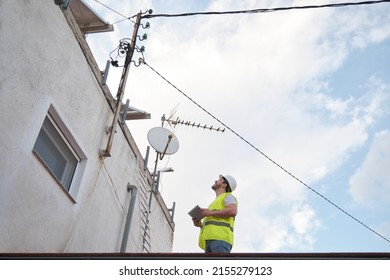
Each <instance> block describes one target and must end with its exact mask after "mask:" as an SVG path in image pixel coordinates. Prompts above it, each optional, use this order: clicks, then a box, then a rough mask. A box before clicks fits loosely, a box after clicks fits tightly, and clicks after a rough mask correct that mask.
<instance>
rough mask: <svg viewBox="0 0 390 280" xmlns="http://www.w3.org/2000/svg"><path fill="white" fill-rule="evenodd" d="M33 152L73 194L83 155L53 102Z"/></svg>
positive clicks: (78, 177) (82, 164)
mask: <svg viewBox="0 0 390 280" xmlns="http://www.w3.org/2000/svg"><path fill="white" fill-rule="evenodd" d="M33 152H34V154H35V155H36V156H37V157H38V158H39V159H40V161H41V162H42V163H43V165H44V166H45V167H46V169H47V170H48V171H49V172H50V173H51V175H52V176H53V177H54V178H55V179H56V181H57V182H58V183H60V185H61V186H62V187H63V188H64V189H65V190H66V191H67V192H68V193H69V194H71V196H75V195H76V193H77V190H78V185H79V183H80V182H81V176H82V173H83V171H84V168H85V160H86V157H85V155H84V153H83V152H82V151H81V149H80V147H79V146H78V145H77V143H76V141H75V139H74V138H73V136H72V135H71V134H70V132H69V130H68V129H67V128H66V126H65V124H64V123H63V122H62V120H61V119H60V117H59V115H58V114H57V112H56V111H55V110H54V107H53V106H50V108H49V111H48V114H47V116H46V117H45V120H44V121H43V125H42V127H41V130H40V131H39V134H38V137H37V140H36V142H35V144H34V148H33Z"/></svg>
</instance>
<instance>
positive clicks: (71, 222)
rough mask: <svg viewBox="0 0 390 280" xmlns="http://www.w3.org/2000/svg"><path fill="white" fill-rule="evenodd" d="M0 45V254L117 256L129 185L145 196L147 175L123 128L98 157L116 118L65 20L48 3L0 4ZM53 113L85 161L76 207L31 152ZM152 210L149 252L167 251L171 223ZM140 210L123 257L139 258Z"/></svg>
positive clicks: (163, 214) (158, 210) (162, 208)
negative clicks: (108, 151)
mask: <svg viewBox="0 0 390 280" xmlns="http://www.w3.org/2000/svg"><path fill="white" fill-rule="evenodd" d="M68 13H69V11H68ZM0 38H1V39H0V65H1V68H0V98H1V102H0V129H1V132H2V134H1V136H0V155H1V156H0V252H119V249H120V245H121V241H122V236H123V229H124V224H125V220H126V213H127V210H128V205H129V202H130V193H129V192H128V191H127V184H128V182H130V183H131V184H133V185H135V186H137V188H139V189H140V190H141V189H142V190H143V191H144V192H148V190H149V189H150V186H149V185H150V181H151V180H150V174H147V172H145V171H144V170H143V159H142V156H141V154H140V152H139V151H138V149H137V148H134V147H135V143H133V142H132V141H133V140H132V138H131V135H130V133H129V131H128V129H127V128H124V130H122V129H120V128H119V127H118V128H117V133H116V134H115V138H114V143H113V148H112V153H111V157H109V158H106V159H101V158H100V157H99V151H100V150H101V149H104V148H105V146H106V143H107V140H108V135H107V134H106V127H107V126H109V125H111V122H112V119H113V111H112V109H111V108H110V106H109V103H108V102H107V100H106V95H105V94H104V93H103V92H102V88H101V85H100V84H99V82H98V80H97V79H96V72H95V73H94V72H93V71H92V70H91V67H90V65H89V64H88V63H87V60H86V57H85V53H83V51H82V49H81V48H80V45H79V43H78V42H77V40H76V39H75V35H74V32H73V31H72V29H71V28H70V26H69V24H68V22H67V20H66V18H65V16H64V14H63V12H62V11H61V10H60V9H59V7H58V6H56V5H54V1H52V0H45V1H13V0H3V1H1V2H0ZM86 49H88V48H87V47H86ZM94 67H96V65H94ZM50 106H53V107H54V108H55V110H56V111H57V112H58V114H59V116H60V118H61V119H62V121H63V122H64V123H65V125H66V127H67V128H68V129H69V131H70V133H71V134H72V136H73V137H74V138H75V140H76V141H77V143H78V145H79V146H80V148H81V149H82V150H83V152H84V154H85V155H86V157H87V159H86V161H85V170H84V173H83V176H82V177H81V182H80V184H79V185H78V186H77V187H78V191H77V194H75V195H73V199H72V197H70V196H69V195H68V194H67V193H66V191H65V190H64V189H62V187H61V186H60V185H59V184H58V183H57V182H56V181H55V180H54V179H53V177H52V176H51V175H50V174H49V172H48V171H47V170H46V169H45V168H44V167H43V165H42V164H41V162H40V161H39V160H38V159H37V157H36V156H34V154H33V153H32V149H33V146H34V143H35V141H36V139H37V136H38V133H39V131H40V128H41V126H42V123H43V120H44V118H45V116H46V114H47V111H48V109H49V107H50ZM129 141H130V142H132V146H133V148H131V147H130V145H129ZM152 203H154V204H155V205H156V204H157V205H159V207H157V208H155V211H153V213H152V214H151V215H152V217H153V219H151V223H150V227H151V232H152V233H151V234H152V236H151V239H152V240H156V243H154V244H153V246H152V248H151V250H152V252H170V251H171V249H172V240H173V224H171V223H170V222H169V217H168V215H167V213H168V212H167V209H166V206H165V204H164V203H163V201H162V200H156V199H155V197H153V202H152ZM140 207H141V206H140V199H139V198H137V200H136V206H135V210H134V214H133V219H132V226H131V230H130V237H129V241H128V246H127V251H129V252H142V230H141V228H142V219H141V216H142V215H141V214H142V211H143V210H142V209H140ZM154 228H157V230H156V229H154ZM154 235H156V236H154ZM157 240H158V242H157Z"/></svg>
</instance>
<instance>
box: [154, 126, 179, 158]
mask: <svg viewBox="0 0 390 280" xmlns="http://www.w3.org/2000/svg"><path fill="white" fill-rule="evenodd" d="M148 141H149V144H150V145H151V146H152V147H153V149H155V150H156V151H157V152H159V153H160V154H164V155H172V154H174V153H176V152H177V151H178V150H179V141H178V140H177V137H176V136H175V135H174V134H173V132H172V131H170V130H169V129H166V128H164V127H154V128H152V129H151V130H149V132H148Z"/></svg>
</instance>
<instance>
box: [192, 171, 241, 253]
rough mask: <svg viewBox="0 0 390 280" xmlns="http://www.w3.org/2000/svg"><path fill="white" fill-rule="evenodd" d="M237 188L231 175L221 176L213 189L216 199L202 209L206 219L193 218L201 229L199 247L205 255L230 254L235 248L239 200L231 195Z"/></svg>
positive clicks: (201, 211)
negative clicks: (235, 223) (234, 240)
mask: <svg viewBox="0 0 390 280" xmlns="http://www.w3.org/2000/svg"><path fill="white" fill-rule="evenodd" d="M236 187H237V182H236V180H235V179H234V178H233V177H232V176H230V175H219V179H218V180H217V181H215V183H214V185H213V186H212V187H211V188H212V189H213V190H214V191H215V195H216V199H215V200H214V201H213V202H212V203H211V204H210V206H209V207H208V208H201V209H200V213H201V214H202V216H203V217H204V219H202V220H201V221H200V220H197V219H195V218H193V219H192V220H193V223H194V225H195V226H197V227H200V228H201V229H200V234H199V246H200V247H201V248H202V249H204V250H205V253H230V251H231V249H232V247H233V239H234V235H233V228H234V219H235V216H236V215H237V200H236V198H235V197H234V196H233V195H232V194H231V193H232V191H234V190H235V189H236Z"/></svg>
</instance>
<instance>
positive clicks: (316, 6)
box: [142, 0, 390, 18]
mask: <svg viewBox="0 0 390 280" xmlns="http://www.w3.org/2000/svg"><path fill="white" fill-rule="evenodd" d="M383 2H390V0H378V1H362V2H346V3H334V4H323V5H307V6H287V7H277V8H266V9H252V10H238V11H225V12H194V13H182V14H147V15H143V16H142V18H156V17H187V16H197V15H232V14H258V13H270V12H278V11H287V10H304V9H320V8H339V7H347V6H359V5H373V4H379V3H383Z"/></svg>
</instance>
